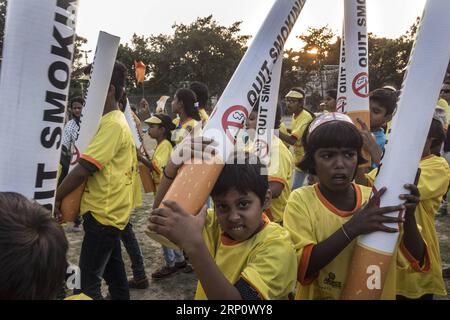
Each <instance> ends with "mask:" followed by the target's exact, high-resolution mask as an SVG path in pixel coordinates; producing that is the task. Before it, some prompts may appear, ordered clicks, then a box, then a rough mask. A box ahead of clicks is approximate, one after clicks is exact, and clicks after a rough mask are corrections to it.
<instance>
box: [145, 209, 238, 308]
mask: <svg viewBox="0 0 450 320" xmlns="http://www.w3.org/2000/svg"><path fill="white" fill-rule="evenodd" d="M164 206H165V208H160V209H155V210H154V211H153V212H152V215H151V217H150V224H149V229H150V230H152V231H154V232H157V233H159V234H161V235H163V236H165V237H166V238H167V239H169V240H170V241H172V242H174V243H176V244H177V245H179V246H180V247H181V248H182V249H183V250H184V251H185V252H186V254H187V255H188V256H189V261H190V262H191V263H192V266H193V267H194V271H195V273H196V275H197V277H198V279H199V281H200V283H201V284H202V287H203V290H204V291H205V294H206V296H207V297H208V299H210V300H218V299H227V300H241V299H242V297H241V294H240V293H239V291H238V289H236V287H235V286H234V285H233V284H231V283H230V282H229V281H228V280H227V278H225V276H224V275H223V273H222V272H221V271H220V269H219V267H218V266H217V264H216V263H215V261H214V260H213V258H212V256H211V254H210V253H209V251H208V248H207V247H206V244H205V242H204V240H203V237H202V230H203V227H204V224H205V220H206V207H204V208H203V209H202V211H201V212H200V213H199V214H198V215H197V216H193V215H190V214H189V213H187V212H185V211H184V210H183V209H182V208H181V207H180V206H179V205H178V204H177V203H176V202H174V201H164Z"/></svg>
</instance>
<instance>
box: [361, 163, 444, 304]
mask: <svg viewBox="0 0 450 320" xmlns="http://www.w3.org/2000/svg"><path fill="white" fill-rule="evenodd" d="M419 167H420V169H421V173H420V178H419V183H418V186H417V187H418V189H419V193H420V202H419V205H418V206H417V207H416V221H417V224H418V225H419V226H420V227H421V230H420V231H421V235H422V238H423V240H424V241H425V243H426V247H427V248H426V249H427V250H426V251H427V253H426V256H427V258H429V260H430V263H429V264H430V266H429V268H426V267H425V268H424V270H415V269H412V268H408V269H404V268H401V267H400V266H399V267H397V294H399V295H402V296H405V297H408V298H411V299H415V298H419V297H421V296H423V295H424V294H436V295H442V296H445V295H447V292H446V289H445V283H444V279H443V278H442V261H441V253H440V250H439V240H438V238H437V233H436V228H435V221H434V220H435V214H436V212H437V210H438V208H439V205H440V203H441V201H442V196H443V195H444V194H445V193H446V192H447V188H448V185H449V181H450V169H449V167H448V163H447V161H446V160H445V159H444V158H442V157H437V156H435V155H431V156H428V157H425V158H423V159H422V160H421V161H420V165H419ZM376 171H377V169H374V170H372V171H371V172H370V173H369V174H368V179H369V182H371V183H373V181H374V178H375V175H376ZM400 252H401V256H402V259H404V260H408V261H411V259H408V253H405V251H404V250H400ZM426 260H428V259H426ZM428 269H429V270H428ZM418 271H419V272H418ZM420 271H422V272H420Z"/></svg>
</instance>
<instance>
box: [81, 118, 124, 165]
mask: <svg viewBox="0 0 450 320" xmlns="http://www.w3.org/2000/svg"><path fill="white" fill-rule="evenodd" d="M122 139H123V130H122V128H121V127H120V126H119V125H117V124H116V123H115V122H106V123H102V124H101V125H100V128H99V130H98V132H97V134H96V135H95V136H94V138H93V139H92V141H91V143H90V144H89V146H88V147H87V149H86V151H85V152H84V153H83V155H82V156H81V158H82V159H84V160H86V161H89V162H90V163H92V164H93V165H95V166H96V167H97V169H99V170H102V169H103V167H104V166H105V165H107V164H108V163H109V162H110V161H111V160H112V159H113V158H114V156H115V155H116V154H117V152H118V151H119V149H120V147H121V145H122Z"/></svg>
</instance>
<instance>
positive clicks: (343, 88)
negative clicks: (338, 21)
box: [336, 20, 347, 112]
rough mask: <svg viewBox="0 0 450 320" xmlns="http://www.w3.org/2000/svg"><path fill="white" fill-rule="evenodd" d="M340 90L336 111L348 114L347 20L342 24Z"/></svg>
mask: <svg viewBox="0 0 450 320" xmlns="http://www.w3.org/2000/svg"><path fill="white" fill-rule="evenodd" d="M338 75H339V76H338V90H337V98H336V111H337V112H346V111H347V110H346V105H347V70H346V64H345V20H344V23H343V24H342V39H341V50H340V58H339V73H338Z"/></svg>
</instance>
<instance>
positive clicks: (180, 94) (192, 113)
mask: <svg viewBox="0 0 450 320" xmlns="http://www.w3.org/2000/svg"><path fill="white" fill-rule="evenodd" d="M175 96H176V97H177V99H178V100H179V101H181V102H182V103H183V107H184V111H185V112H186V115H187V116H188V117H190V118H192V119H195V120H197V121H200V120H201V119H200V114H199V113H198V108H196V107H195V103H196V102H197V97H196V95H195V93H194V91H192V90H191V89H186V88H182V89H178V90H177V92H176V93H175Z"/></svg>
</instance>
